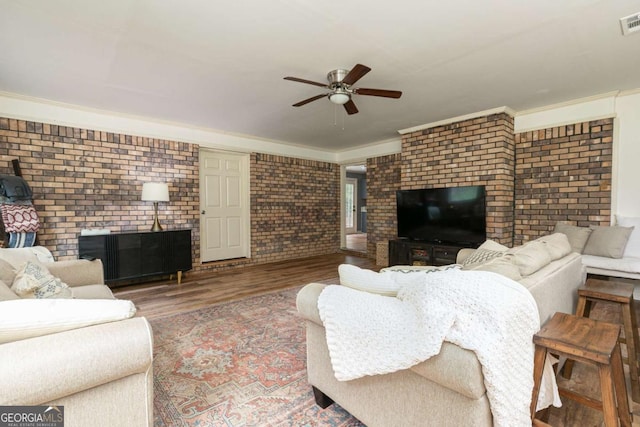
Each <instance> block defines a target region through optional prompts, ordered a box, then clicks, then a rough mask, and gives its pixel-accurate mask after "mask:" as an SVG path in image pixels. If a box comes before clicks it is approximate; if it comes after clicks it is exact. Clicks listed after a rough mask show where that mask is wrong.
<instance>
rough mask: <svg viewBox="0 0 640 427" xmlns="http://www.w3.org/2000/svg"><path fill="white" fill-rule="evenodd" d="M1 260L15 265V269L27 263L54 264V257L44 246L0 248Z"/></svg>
mask: <svg viewBox="0 0 640 427" xmlns="http://www.w3.org/2000/svg"><path fill="white" fill-rule="evenodd" d="M0 259H4V260H5V261H7V262H9V264H11V265H13V268H14V269H18V268H20V266H21V265H22V264H23V263H25V262H27V261H40V262H54V261H55V260H54V259H53V255H52V254H51V251H49V249H47V248H45V247H44V246H32V247H29V248H0Z"/></svg>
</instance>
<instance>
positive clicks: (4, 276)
mask: <svg viewBox="0 0 640 427" xmlns="http://www.w3.org/2000/svg"><path fill="white" fill-rule="evenodd" d="M15 278H16V269H15V268H14V267H13V265H12V264H11V263H10V262H9V261H7V260H4V259H2V258H0V280H2V281H3V282H4V283H8V284H9V285H11V284H12V283H13V279H15Z"/></svg>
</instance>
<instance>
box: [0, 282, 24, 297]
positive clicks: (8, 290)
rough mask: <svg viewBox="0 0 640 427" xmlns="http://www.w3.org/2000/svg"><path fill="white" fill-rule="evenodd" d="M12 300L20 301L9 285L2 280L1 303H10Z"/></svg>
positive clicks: (0, 285) (0, 289)
mask: <svg viewBox="0 0 640 427" xmlns="http://www.w3.org/2000/svg"><path fill="white" fill-rule="evenodd" d="M12 299H20V297H19V296H18V295H16V293H15V292H13V291H12V290H11V288H10V287H9V285H7V284H6V283H5V282H4V281H2V280H0V301H8V300H12Z"/></svg>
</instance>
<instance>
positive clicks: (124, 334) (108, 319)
mask: <svg viewBox="0 0 640 427" xmlns="http://www.w3.org/2000/svg"><path fill="white" fill-rule="evenodd" d="M27 261H28V262H30V263H32V264H35V265H41V266H44V267H45V269H46V270H47V271H48V272H49V273H50V274H51V275H52V276H54V277H56V278H57V279H58V280H59V282H62V283H65V284H66V285H68V287H69V288H68V291H69V292H67V294H66V295H65V298H55V297H54V298H33V295H29V296H20V295H18V294H16V293H15V292H14V290H15V289H16V285H15V282H16V281H17V279H16V277H17V275H18V274H20V271H21V270H24V268H22V267H23V266H24V265H26V262H27ZM12 282H14V283H12ZM56 282H57V281H56ZM59 282H58V284H59ZM12 286H13V290H12ZM65 289H67V288H66V287H65ZM55 296H58V297H60V296H61V295H55ZM134 314H135V307H134V306H133V304H132V303H131V302H130V301H124V300H117V299H115V298H114V296H113V294H112V293H111V291H110V289H109V288H108V287H107V286H106V285H104V280H103V269H102V264H101V262H100V261H99V260H95V261H88V260H70V261H59V262H52V257H51V255H50V253H49V252H48V251H47V250H46V249H44V248H38V247H36V248H23V249H6V248H5V249H0V383H1V384H2V387H0V405H7V406H13V405H51V406H54V405H58V406H60V405H61V406H64V417H65V418H64V421H65V424H64V425H65V426H66V427H74V426H77V427H83V426H105V427H107V426H109V427H113V426H122V427H125V426H150V425H152V424H153V373H152V362H153V353H152V350H153V337H152V331H151V328H150V326H149V323H148V322H147V320H146V319H145V318H143V317H133V316H134Z"/></svg>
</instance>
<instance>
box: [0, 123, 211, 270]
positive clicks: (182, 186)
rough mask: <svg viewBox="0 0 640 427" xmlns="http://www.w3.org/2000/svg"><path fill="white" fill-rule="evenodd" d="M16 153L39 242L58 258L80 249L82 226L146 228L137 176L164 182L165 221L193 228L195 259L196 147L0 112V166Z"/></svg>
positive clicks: (148, 206)
mask: <svg viewBox="0 0 640 427" xmlns="http://www.w3.org/2000/svg"><path fill="white" fill-rule="evenodd" d="M12 159H18V160H19V161H20V165H21V168H22V174H23V176H24V178H25V180H26V181H27V183H28V184H29V185H30V186H31V188H32V190H33V193H34V205H35V207H36V210H37V212H38V216H39V217H40V222H41V229H40V230H39V231H38V243H39V244H40V245H42V246H45V247H47V248H48V249H50V250H51V252H52V253H53V255H54V256H55V257H56V258H57V259H72V258H76V257H77V255H78V251H77V249H78V236H79V234H80V231H81V230H82V229H83V228H107V229H109V230H111V231H112V232H122V231H148V230H149V229H150V228H151V224H152V220H153V204H152V203H149V202H143V201H141V200H140V195H141V191H142V183H143V182H146V181H163V182H167V183H169V196H170V199H171V202H169V203H161V204H160V207H159V217H160V222H161V224H162V225H163V227H164V228H165V229H179V228H181V229H182V228H191V229H192V230H193V231H192V234H193V238H194V243H195V244H194V245H193V248H194V252H193V258H194V260H198V259H199V214H198V211H199V202H198V185H199V184H198V182H199V178H198V147H197V146H196V145H193V144H186V143H181V142H174V141H165V140H159V139H152V138H142V137H134V136H130V135H122V134H115V133H108V132H99V131H93V130H89V129H79V128H70V127H63V126H56V125H52V124H46V123H34V122H28V121H23V120H13V119H6V118H0V173H2V174H9V175H13V168H12V166H11V160H12Z"/></svg>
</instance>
